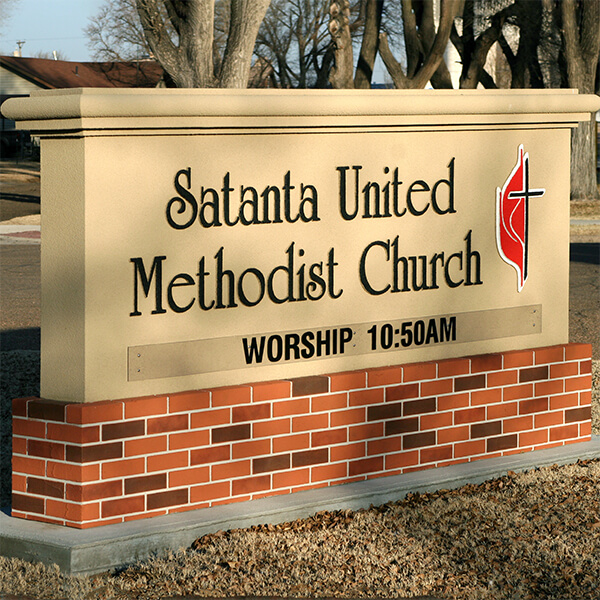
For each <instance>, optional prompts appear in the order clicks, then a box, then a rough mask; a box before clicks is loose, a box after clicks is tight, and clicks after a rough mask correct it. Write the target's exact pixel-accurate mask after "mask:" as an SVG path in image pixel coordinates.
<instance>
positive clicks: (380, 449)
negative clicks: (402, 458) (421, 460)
mask: <svg viewBox="0 0 600 600" xmlns="http://www.w3.org/2000/svg"><path fill="white" fill-rule="evenodd" d="M401 450H402V436H400V435H399V436H395V437H388V438H384V439H382V440H371V441H369V442H367V455H368V456H375V455H377V454H389V453H390V452H400V451H401Z"/></svg>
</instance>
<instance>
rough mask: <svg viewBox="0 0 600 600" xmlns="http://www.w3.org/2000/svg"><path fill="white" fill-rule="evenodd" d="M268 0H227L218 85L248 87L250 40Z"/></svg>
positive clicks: (267, 5) (251, 40) (251, 47)
mask: <svg viewBox="0 0 600 600" xmlns="http://www.w3.org/2000/svg"><path fill="white" fill-rule="evenodd" d="M270 1H271V0H231V20H230V22H229V36H228V37H227V45H226V46H225V55H224V57H223V66H222V67H221V73H220V76H219V86H220V87H225V88H245V87H247V86H248V78H249V76H250V66H251V62H252V51H253V49H254V42H255V41H256V36H257V34H258V29H259V27H260V24H261V23H262V20H263V19H264V17H265V13H266V12H267V8H268V7H269V3H270Z"/></svg>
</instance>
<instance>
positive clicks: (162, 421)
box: [147, 414, 189, 435]
mask: <svg viewBox="0 0 600 600" xmlns="http://www.w3.org/2000/svg"><path fill="white" fill-rule="evenodd" d="M188 423H189V419H188V415H187V414H178V415H170V416H168V417H158V418H155V419H148V424H147V428H148V435H152V434H155V433H167V432H170V431H181V430H182V429H188Z"/></svg>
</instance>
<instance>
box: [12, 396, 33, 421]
mask: <svg viewBox="0 0 600 600" xmlns="http://www.w3.org/2000/svg"><path fill="white" fill-rule="evenodd" d="M36 399H39V398H34V397H29V398H15V399H14V400H13V401H12V416H13V417H26V416H27V404H28V402H29V401H30V400H36Z"/></svg>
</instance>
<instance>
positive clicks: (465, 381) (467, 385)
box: [454, 373, 486, 392]
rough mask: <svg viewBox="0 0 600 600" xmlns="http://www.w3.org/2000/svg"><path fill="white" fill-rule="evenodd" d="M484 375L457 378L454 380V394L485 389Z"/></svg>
mask: <svg viewBox="0 0 600 600" xmlns="http://www.w3.org/2000/svg"><path fill="white" fill-rule="evenodd" d="M485 378H486V376H485V373H480V374H479V375H469V376H468V377H457V378H456V379H455V380H454V391H455V392H466V391H469V390H476V389H480V388H485V387H486V379H485Z"/></svg>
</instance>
